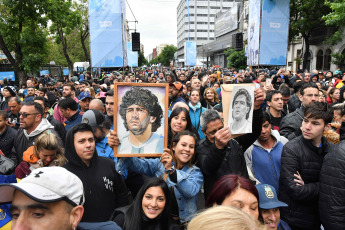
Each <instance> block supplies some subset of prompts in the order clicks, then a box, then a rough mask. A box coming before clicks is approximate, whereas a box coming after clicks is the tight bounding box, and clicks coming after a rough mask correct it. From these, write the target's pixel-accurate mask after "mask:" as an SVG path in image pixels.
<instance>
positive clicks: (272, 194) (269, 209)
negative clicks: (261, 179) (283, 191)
mask: <svg viewBox="0 0 345 230" xmlns="http://www.w3.org/2000/svg"><path fill="white" fill-rule="evenodd" d="M256 189H257V190H258V193H259V208H260V216H261V218H262V221H263V222H264V224H265V225H266V227H267V229H268V230H290V227H289V225H288V224H287V223H286V222H285V221H283V220H281V219H280V210H279V208H280V207H287V204H285V203H283V202H281V201H279V200H278V197H277V192H276V190H275V189H274V187H273V186H271V185H269V184H258V185H256Z"/></svg>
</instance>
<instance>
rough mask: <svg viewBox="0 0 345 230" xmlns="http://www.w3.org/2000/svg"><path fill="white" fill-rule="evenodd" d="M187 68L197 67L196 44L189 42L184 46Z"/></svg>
mask: <svg viewBox="0 0 345 230" xmlns="http://www.w3.org/2000/svg"><path fill="white" fill-rule="evenodd" d="M184 58H185V66H190V65H192V66H194V65H196V42H191V41H187V42H186V43H185V44H184Z"/></svg>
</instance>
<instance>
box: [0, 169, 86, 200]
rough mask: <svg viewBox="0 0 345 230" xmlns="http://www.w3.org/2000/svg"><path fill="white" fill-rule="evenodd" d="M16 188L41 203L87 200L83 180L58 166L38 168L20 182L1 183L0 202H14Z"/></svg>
mask: <svg viewBox="0 0 345 230" xmlns="http://www.w3.org/2000/svg"><path fill="white" fill-rule="evenodd" d="M15 190H19V191H20V192H22V193H24V194H25V195H26V196H28V197H29V198H30V199H32V200H35V201H37V202H40V203H51V202H56V201H60V200H65V201H67V202H68V203H70V204H71V205H73V206H77V205H83V204H84V201H85V198H84V188H83V183H82V182H81V180H80V179H79V178H78V177H77V176H76V175H74V174H73V173H71V172H70V171H68V170H67V169H65V168H62V167H58V166H53V167H43V168H37V169H35V170H33V171H32V172H31V173H30V175H28V176H27V177H25V178H24V179H22V180H21V181H20V182H19V183H11V184H1V185H0V194H1V196H0V203H9V202H12V200H13V195H14V191H15Z"/></svg>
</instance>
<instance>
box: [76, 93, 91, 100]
mask: <svg viewBox="0 0 345 230" xmlns="http://www.w3.org/2000/svg"><path fill="white" fill-rule="evenodd" d="M85 98H90V99H91V96H90V94H89V93H88V92H81V93H80V94H79V97H78V100H79V101H82V100H84V99H85Z"/></svg>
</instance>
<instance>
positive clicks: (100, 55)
mask: <svg viewBox="0 0 345 230" xmlns="http://www.w3.org/2000/svg"><path fill="white" fill-rule="evenodd" d="M123 11H125V8H123V7H122V4H121V0H90V1H89V20H90V43H91V44H90V45H91V60H92V66H93V67H121V66H124V62H126V60H125V59H124V55H126V48H127V47H124V45H123V21H124V20H123V17H122V16H123V15H122V12H123Z"/></svg>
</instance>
